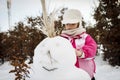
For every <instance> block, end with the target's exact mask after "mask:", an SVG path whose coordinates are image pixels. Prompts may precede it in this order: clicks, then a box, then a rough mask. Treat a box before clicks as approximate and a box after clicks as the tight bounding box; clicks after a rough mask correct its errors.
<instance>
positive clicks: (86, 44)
mask: <svg viewBox="0 0 120 80" xmlns="http://www.w3.org/2000/svg"><path fill="white" fill-rule="evenodd" d="M76 33H77V34H76V35H74V36H73V35H70V34H69V32H68V31H66V32H65V31H63V32H62V34H61V36H62V37H64V38H66V39H68V40H69V41H70V42H71V44H72V45H73V47H74V48H75V49H77V50H82V51H83V53H84V57H82V58H80V57H77V62H76V64H75V66H76V67H78V68H82V69H84V70H85V71H86V72H88V73H89V75H90V76H91V78H92V77H93V76H94V73H95V68H96V67H95V62H94V57H95V55H96V49H97V45H96V42H95V41H94V40H93V38H92V37H91V36H90V35H88V34H87V33H85V32H84V30H80V29H78V30H76Z"/></svg>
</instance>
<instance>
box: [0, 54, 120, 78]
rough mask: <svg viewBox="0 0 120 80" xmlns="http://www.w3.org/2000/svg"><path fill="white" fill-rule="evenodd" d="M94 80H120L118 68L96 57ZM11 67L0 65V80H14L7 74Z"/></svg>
mask: <svg viewBox="0 0 120 80" xmlns="http://www.w3.org/2000/svg"><path fill="white" fill-rule="evenodd" d="M95 61H96V64H97V71H96V75H95V77H96V80H120V67H117V66H116V67H112V66H110V65H108V63H107V62H105V61H103V60H102V58H101V55H100V56H96V59H95ZM12 68H13V67H11V66H10V64H9V63H8V62H6V63H5V64H4V65H0V76H1V77H0V80H14V78H13V74H11V73H8V72H9V71H10V70H11V69H12Z"/></svg>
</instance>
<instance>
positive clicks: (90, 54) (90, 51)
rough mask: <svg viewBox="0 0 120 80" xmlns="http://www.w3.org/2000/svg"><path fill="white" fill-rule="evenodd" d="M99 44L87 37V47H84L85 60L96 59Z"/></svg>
mask: <svg viewBox="0 0 120 80" xmlns="http://www.w3.org/2000/svg"><path fill="white" fill-rule="evenodd" d="M96 50H97V44H96V42H95V40H94V39H93V38H92V37H91V36H90V35H88V36H87V37H86V41H85V45H84V46H83V47H82V51H83V52H84V55H85V57H84V58H94V57H95V55H96Z"/></svg>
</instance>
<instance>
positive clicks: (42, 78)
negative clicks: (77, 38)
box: [29, 36, 91, 80]
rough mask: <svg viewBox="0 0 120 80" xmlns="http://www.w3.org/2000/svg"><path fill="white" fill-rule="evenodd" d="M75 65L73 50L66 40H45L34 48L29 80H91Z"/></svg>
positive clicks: (59, 38)
mask: <svg viewBox="0 0 120 80" xmlns="http://www.w3.org/2000/svg"><path fill="white" fill-rule="evenodd" d="M75 63H76V54H75V50H74V49H73V47H72V45H71V43H70V42H69V41H68V40H67V39H65V38H62V37H60V36H56V37H54V38H49V37H48V38H45V39H44V40H43V41H42V42H40V43H39V44H38V46H37V47H36V48H35V55H34V57H33V64H32V67H31V69H32V70H31V76H30V78H29V80H91V79H90V76H89V75H88V73H87V72H85V71H84V70H82V69H80V68H79V69H78V68H77V67H75Z"/></svg>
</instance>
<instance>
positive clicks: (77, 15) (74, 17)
mask: <svg viewBox="0 0 120 80" xmlns="http://www.w3.org/2000/svg"><path fill="white" fill-rule="evenodd" d="M78 22H79V23H80V25H81V23H82V15H81V12H80V11H79V10H76V9H69V10H67V11H66V12H65V13H64V15H63V21H62V24H67V23H78Z"/></svg>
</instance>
